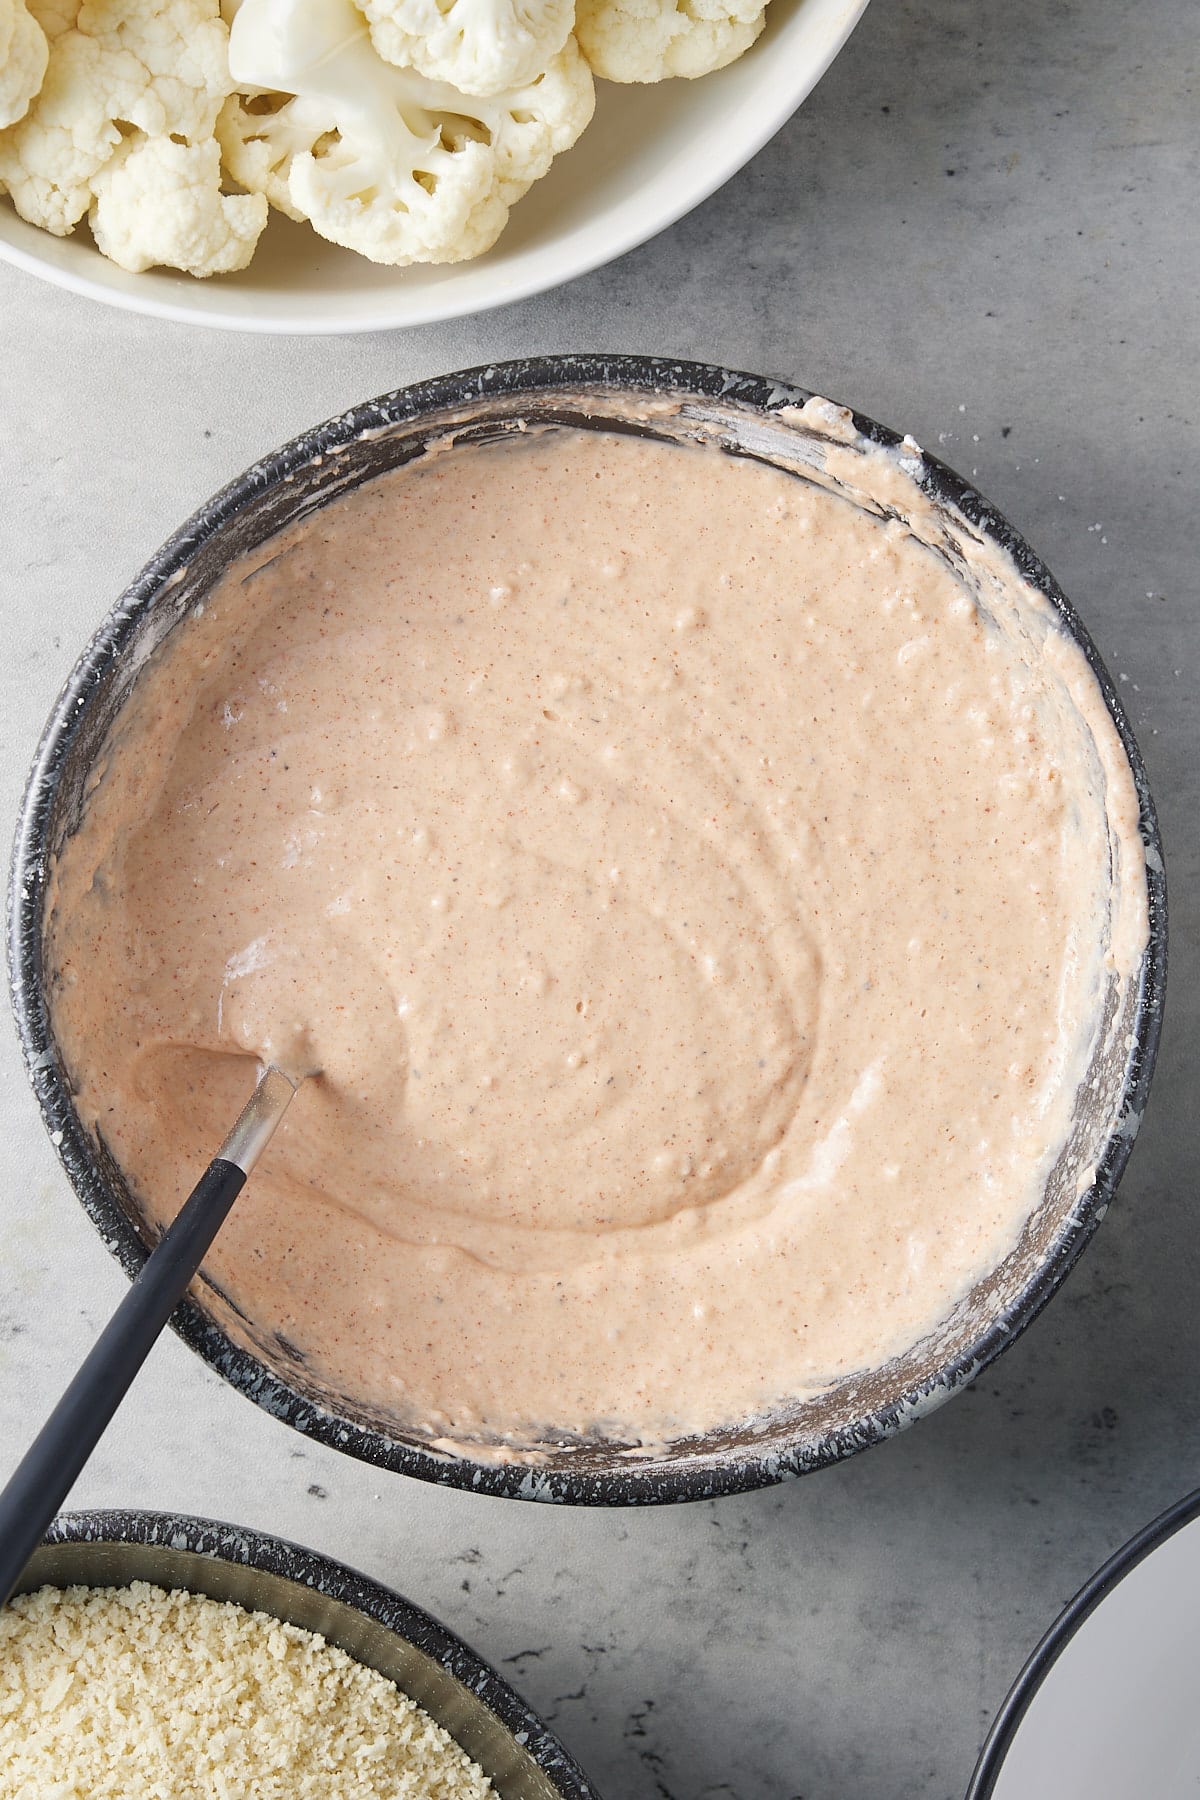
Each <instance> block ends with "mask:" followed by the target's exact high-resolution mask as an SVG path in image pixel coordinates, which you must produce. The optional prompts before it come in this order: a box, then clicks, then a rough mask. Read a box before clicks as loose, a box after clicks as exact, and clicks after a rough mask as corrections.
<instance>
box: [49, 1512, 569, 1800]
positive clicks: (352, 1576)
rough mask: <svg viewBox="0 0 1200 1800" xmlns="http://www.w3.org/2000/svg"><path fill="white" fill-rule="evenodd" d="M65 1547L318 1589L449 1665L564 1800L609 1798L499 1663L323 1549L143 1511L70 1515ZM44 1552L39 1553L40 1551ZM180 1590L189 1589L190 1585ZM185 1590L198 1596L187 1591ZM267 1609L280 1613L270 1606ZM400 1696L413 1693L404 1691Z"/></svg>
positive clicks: (57, 1530)
mask: <svg viewBox="0 0 1200 1800" xmlns="http://www.w3.org/2000/svg"><path fill="white" fill-rule="evenodd" d="M60 1544H94V1545H110V1544H111V1545H125V1544H127V1545H135V1546H142V1547H146V1548H162V1549H166V1550H174V1551H186V1552H190V1553H191V1554H193V1555H196V1556H200V1557H203V1558H205V1559H206V1560H208V1561H210V1562H223V1563H229V1564H233V1565H235V1566H237V1567H240V1568H252V1569H260V1570H262V1571H263V1572H264V1573H265V1574H269V1575H275V1576H278V1577H280V1578H281V1579H283V1580H286V1581H292V1582H295V1583H296V1584H297V1585H299V1586H301V1587H307V1588H312V1589H314V1590H315V1591H316V1592H317V1593H320V1594H323V1595H325V1596H326V1597H327V1598H329V1599H331V1600H336V1601H339V1602H340V1603H341V1604H342V1605H344V1606H348V1607H350V1608H352V1609H353V1610H354V1611H355V1612H358V1613H362V1614H363V1615H364V1616H365V1617H367V1618H369V1619H372V1620H374V1621H375V1623H376V1624H378V1625H381V1626H383V1628H384V1629H385V1630H387V1631H390V1632H393V1633H394V1634H395V1635H396V1636H397V1637H400V1638H402V1639H404V1641H405V1642H406V1643H409V1644H412V1645H414V1646H415V1647H416V1648H417V1649H418V1650H420V1651H423V1652H424V1654H425V1655H426V1656H428V1657H429V1658H430V1659H431V1660H432V1661H433V1662H436V1663H437V1664H439V1666H440V1667H441V1668H443V1669H444V1670H445V1671H446V1673H447V1674H448V1675H450V1676H452V1677H453V1679H454V1680H455V1681H457V1682H458V1683H459V1684H460V1685H461V1686H462V1687H464V1688H466V1689H467V1690H469V1692H470V1693H471V1694H472V1695H473V1696H474V1697H475V1698H476V1699H478V1700H480V1701H482V1703H483V1705H484V1706H486V1707H487V1709H488V1711H489V1712H491V1713H492V1714H493V1715H494V1716H495V1717H496V1718H497V1719H498V1720H499V1721H500V1723H501V1725H502V1726H503V1727H504V1729H505V1731H506V1732H507V1733H508V1734H509V1736H510V1737H512V1738H514V1739H515V1740H516V1742H517V1743H519V1744H520V1745H521V1747H522V1749H524V1750H526V1751H527V1752H528V1754H529V1755H530V1756H531V1757H532V1759H533V1761H534V1762H535V1763H536V1764H537V1766H538V1768H539V1769H541V1771H542V1772H543V1774H544V1775H546V1776H547V1778H548V1779H549V1780H550V1781H551V1783H552V1784H553V1786H554V1788H555V1791H556V1793H558V1794H559V1795H560V1796H561V1797H562V1800H600V1796H599V1795H598V1793H597V1791H596V1789H595V1787H594V1785H593V1784H592V1782H591V1781H590V1780H589V1779H588V1777H587V1776H586V1775H585V1774H584V1772H583V1770H582V1769H581V1768H580V1766H579V1764H578V1763H577V1762H576V1761H575V1758H574V1757H573V1756H572V1755H571V1753H570V1752H569V1751H568V1750H567V1749H566V1748H565V1746H564V1745H563V1744H562V1743H560V1741H559V1739H558V1738H557V1737H556V1736H555V1735H554V1733H553V1732H552V1731H551V1729H550V1727H549V1726H548V1725H547V1724H546V1723H545V1721H544V1720H543V1719H541V1718H540V1717H539V1716H538V1714H537V1713H535V1712H534V1710H533V1708H532V1707H531V1706H529V1705H528V1703H527V1702H526V1701H525V1700H523V1699H522V1698H521V1695H520V1694H519V1693H518V1692H517V1691H516V1689H515V1688H514V1687H511V1686H510V1685H509V1683H508V1682H507V1681H505V1679H504V1677H503V1676H502V1675H501V1674H499V1673H498V1671H497V1670H496V1669H494V1668H493V1667H492V1665H491V1664H490V1663H488V1662H485V1661H484V1659H483V1657H481V1656H480V1655H479V1654H478V1652H477V1651H475V1650H473V1649H472V1648H471V1646H470V1645H469V1644H467V1643H464V1641H463V1639H462V1638H460V1637H458V1636H457V1635H456V1634H455V1633H454V1632H453V1631H451V1630H450V1629H449V1628H448V1627H447V1626H445V1625H443V1624H442V1622H441V1620H440V1619H437V1618H435V1617H434V1615H433V1614H432V1613H429V1612H426V1611H425V1609H424V1608H423V1607H420V1606H417V1605H416V1604H415V1602H414V1601H412V1600H409V1599H407V1598H406V1597H405V1596H404V1595H403V1594H399V1593H397V1592H396V1590H395V1589H394V1588H389V1587H386V1586H385V1585H384V1584H383V1583H382V1582H380V1581H376V1580H374V1579H373V1577H371V1576H370V1575H364V1574H363V1573H362V1572H361V1571H360V1570H358V1569H354V1568H351V1567H350V1566H349V1564H347V1563H343V1562H339V1561H337V1560H336V1558H334V1557H331V1556H325V1555H323V1554H322V1552H320V1551H318V1550H310V1549H308V1548H307V1547H306V1546H305V1545H303V1544H297V1543H295V1542H294V1541H293V1540H292V1539H290V1538H281V1537H276V1536H275V1535H274V1534H273V1533H271V1532H266V1531H256V1530H254V1529H252V1528H251V1527H249V1526H245V1525H231V1524H227V1523H226V1522H225V1521H224V1520H221V1519H204V1518H199V1517H196V1516H195V1515H193V1514H191V1513H174V1512H153V1511H146V1510H141V1509H136V1510H135V1509H124V1508H98V1509H88V1510H84V1511H72V1512H67V1513H60V1514H59V1516H58V1517H57V1518H56V1519H55V1520H54V1521H53V1523H52V1524H51V1525H50V1527H49V1529H48V1530H47V1532H46V1535H45V1537H44V1538H43V1540H42V1545H41V1546H40V1547H41V1548H53V1547H54V1546H57V1545H60ZM34 1555H35V1556H36V1555H37V1552H36V1551H35V1552H34ZM135 1579H138V1578H135ZM50 1585H54V1584H53V1583H51V1584H50ZM85 1585H87V1584H85ZM156 1585H168V1584H162V1583H156ZM170 1585H174V1586H180V1587H185V1584H182V1583H176V1584H170ZM23 1591H25V1590H23ZM185 1591H188V1592H192V1591H195V1590H192V1589H186V1588H185ZM262 1610H264V1611H270V1608H269V1607H264V1608H262ZM273 1616H275V1617H278V1616H279V1615H278V1614H274V1615H273ZM396 1685H397V1686H399V1684H396ZM400 1691H401V1692H403V1691H404V1690H403V1688H401V1689H400ZM418 1704H419V1702H418Z"/></svg>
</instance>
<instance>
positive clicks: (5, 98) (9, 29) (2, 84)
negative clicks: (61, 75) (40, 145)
mask: <svg viewBox="0 0 1200 1800" xmlns="http://www.w3.org/2000/svg"><path fill="white" fill-rule="evenodd" d="M49 56H50V46H49V45H48V44H47V42H46V34H45V32H44V31H43V30H42V28H41V26H40V25H39V24H38V22H37V20H36V19H35V18H34V16H33V14H32V13H31V12H30V11H29V9H28V7H27V6H26V5H25V0H0V127H3V126H5V125H15V124H16V122H17V120H18V119H23V118H24V117H25V114H26V113H27V112H28V110H29V102H30V101H31V100H32V99H33V97H34V95H35V94H36V93H37V91H38V89H39V88H40V87H41V85H42V80H43V77H44V76H45V73H46V63H47V61H48V60H49Z"/></svg>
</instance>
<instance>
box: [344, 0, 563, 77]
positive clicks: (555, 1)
mask: <svg viewBox="0 0 1200 1800" xmlns="http://www.w3.org/2000/svg"><path fill="white" fill-rule="evenodd" d="M358 4H359V5H360V6H361V7H362V10H363V11H364V12H365V13H366V15H367V18H368V19H369V20H370V23H371V38H372V41H373V42H374V45H375V48H376V49H377V50H378V52H379V54H380V56H383V57H386V58H387V60H388V62H393V63H399V64H401V65H406V66H410V67H412V68H414V69H416V70H417V71H418V73H420V74H422V75H428V76H429V78H430V80H431V81H448V82H450V83H451V84H452V85H453V86H454V87H457V88H461V89H462V90H463V92H464V93H466V94H500V93H503V91H504V90H505V88H515V87H524V86H525V84H526V83H527V82H529V81H532V80H533V79H534V77H535V76H536V75H537V74H538V73H539V71H540V70H542V69H544V68H545V67H546V65H547V64H548V63H550V62H552V61H553V59H554V58H555V57H556V56H557V55H558V53H559V51H560V50H561V49H562V47H563V45H564V44H565V43H566V41H567V39H568V37H570V35H571V25H572V22H573V20H574V17H575V0H448V3H439V0H358Z"/></svg>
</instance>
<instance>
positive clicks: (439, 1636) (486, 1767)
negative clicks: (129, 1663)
mask: <svg viewBox="0 0 1200 1800" xmlns="http://www.w3.org/2000/svg"><path fill="white" fill-rule="evenodd" d="M133 1581H148V1582H151V1583H153V1584H154V1586H156V1587H163V1588H184V1589H186V1590H187V1591H188V1592H189V1593H192V1594H207V1595H208V1596H209V1598H210V1599H213V1600H232V1601H235V1602H236V1604H237V1605H238V1606H244V1607H246V1608H247V1609H248V1610H250V1611H252V1612H265V1613H269V1614H271V1616H272V1617H273V1618H276V1619H283V1620H284V1621H285V1622H286V1623H288V1624H290V1625H299V1626H302V1627H303V1629H304V1630H305V1631H315V1632H318V1633H319V1634H320V1636H321V1637H323V1638H325V1639H327V1641H328V1642H329V1643H331V1644H335V1645H336V1646H337V1647H338V1649H339V1650H344V1651H345V1652H346V1654H347V1656H352V1657H353V1658H354V1660H355V1661H356V1662H360V1663H364V1664H365V1665H366V1667H367V1668H369V1669H377V1670H378V1671H379V1673H380V1674H381V1675H385V1676H386V1677H387V1678H388V1680H389V1681H394V1682H395V1684H396V1686H397V1687H398V1688H400V1689H401V1690H402V1691H403V1692H404V1693H406V1694H408V1695H409V1696H410V1698H412V1699H413V1700H415V1701H416V1702H417V1704H418V1705H419V1706H422V1707H424V1709H425V1711H426V1712H427V1713H428V1714H429V1715H430V1717H431V1718H432V1719H434V1720H435V1721H436V1723H437V1724H439V1725H441V1726H442V1727H443V1728H444V1729H445V1730H446V1731H448V1732H449V1733H450V1736H451V1737H452V1738H453V1739H454V1740H455V1742H456V1743H458V1744H461V1746H462V1748H463V1749H464V1750H465V1751H466V1752H467V1755H468V1756H470V1757H473V1758H474V1760H475V1761H476V1762H477V1763H478V1764H479V1766H480V1767H481V1768H482V1770H483V1772H484V1774H485V1775H487V1776H488V1777H489V1778H490V1780H491V1782H492V1785H493V1787H494V1788H495V1790H496V1792H497V1794H498V1795H499V1796H500V1800H600V1797H599V1795H598V1794H597V1793H596V1790H595V1788H594V1787H593V1786H592V1785H591V1783H590V1782H589V1781H588V1779H587V1776H586V1775H585V1774H584V1773H583V1770H582V1769H581V1768H580V1767H579V1765H578V1764H577V1763H576V1762H575V1761H574V1759H573V1758H572V1757H570V1756H568V1754H567V1752H566V1751H565V1750H564V1749H563V1747H562V1745H561V1744H560V1743H559V1741H558V1739H557V1738H556V1737H555V1736H554V1735H553V1733H552V1732H550V1731H549V1730H547V1728H546V1726H545V1725H543V1724H542V1721H541V1720H540V1719H539V1718H538V1716H537V1714H536V1713H533V1712H531V1711H530V1710H529V1708H528V1707H527V1706H526V1705H525V1702H524V1701H523V1700H522V1699H521V1697H520V1695H519V1694H517V1693H514V1691H513V1689H512V1688H510V1687H509V1685H508V1683H507V1682H505V1681H502V1680H501V1679H500V1677H499V1675H497V1673H496V1671H495V1670H494V1669H492V1668H489V1666H488V1664H487V1663H485V1662H483V1661H481V1659H480V1658H479V1657H478V1656H476V1655H475V1652H474V1651H473V1650H469V1649H468V1648H467V1646H466V1645H465V1644H464V1643H462V1642H461V1641H460V1640H459V1639H458V1638H456V1637H454V1636H453V1634H452V1633H451V1632H449V1631H447V1630H446V1628H445V1626H444V1625H439V1624H438V1621H437V1620H436V1619H434V1618H431V1617H430V1615H429V1614H428V1613H426V1612H422V1611H421V1609H420V1607H418V1606H413V1605H412V1604H411V1602H410V1601H408V1600H405V1599H402V1598H401V1596H400V1595H399V1594H393V1593H392V1592H391V1591H390V1590H389V1589H388V1588H385V1587H381V1586H380V1585H379V1583H378V1582H375V1581H370V1580H368V1578H367V1577H366V1576H365V1575H359V1574H357V1573H356V1572H355V1571H354V1570H353V1569H347V1568H346V1567H344V1565H343V1564H341V1563H336V1562H332V1561H330V1559H329V1558H328V1557H327V1556H318V1555H317V1554H316V1552H315V1551H313V1550H304V1549H301V1547H300V1546H299V1545H298V1544H289V1543H287V1542H285V1541H284V1540H283V1539H282V1538H274V1537H267V1536H266V1535H265V1534H264V1533H262V1532H258V1531H247V1530H245V1529H243V1527H242V1526H240V1525H222V1524H218V1523H216V1522H215V1521H213V1520H211V1519H190V1518H184V1517H181V1516H179V1515H178V1514H174V1513H153V1512H81V1513H65V1514H64V1515H63V1516H62V1517H61V1518H59V1519H56V1520H55V1522H54V1524H53V1525H52V1526H51V1527H50V1530H49V1532H48V1534H47V1536H46V1540H45V1542H44V1543H43V1544H42V1545H41V1547H40V1548H39V1549H38V1550H36V1551H35V1552H34V1554H33V1557H32V1558H31V1560H30V1562H29V1563H28V1565H27V1567H26V1569H25V1573H24V1575H23V1576H22V1578H21V1582H20V1585H19V1587H18V1590H17V1591H18V1592H19V1593H29V1592H31V1591H32V1590H33V1589H34V1588H40V1587H47V1586H49V1587H73V1586H76V1585H79V1586H81V1587H126V1586H128V1584H129V1583H130V1582H133Z"/></svg>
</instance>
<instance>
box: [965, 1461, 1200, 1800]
mask: <svg viewBox="0 0 1200 1800" xmlns="http://www.w3.org/2000/svg"><path fill="white" fill-rule="evenodd" d="M1197 1519H1200V1488H1194V1489H1193V1490H1192V1492H1191V1493H1190V1494H1185V1495H1184V1496H1183V1498H1182V1499H1181V1500H1176V1501H1175V1503H1174V1504H1173V1505H1171V1506H1168V1507H1167V1509H1166V1511H1165V1512H1161V1513H1159V1515H1158V1517H1157V1518H1156V1519H1152V1520H1151V1521H1150V1523H1149V1524H1148V1525H1144V1526H1143V1527H1142V1529H1141V1530H1140V1531H1137V1532H1135V1533H1134V1535H1133V1536H1132V1537H1131V1538H1130V1539H1129V1540H1128V1542H1127V1543H1124V1544H1122V1545H1121V1548H1120V1549H1119V1550H1115V1551H1114V1552H1113V1554H1112V1555H1111V1556H1110V1557H1109V1558H1108V1560H1107V1562H1104V1563H1102V1564H1101V1565H1100V1567H1099V1568H1098V1569H1097V1570H1096V1573H1095V1574H1094V1575H1090V1576H1089V1577H1088V1579H1087V1580H1086V1581H1085V1582H1084V1584H1083V1586H1082V1587H1081V1588H1080V1590H1079V1592H1078V1593H1077V1594H1076V1595H1075V1596H1074V1598H1073V1599H1071V1600H1069V1601H1068V1602H1067V1604H1066V1606H1065V1607H1064V1608H1063V1610H1062V1612H1061V1613H1060V1614H1059V1615H1058V1618H1057V1619H1056V1620H1055V1621H1054V1623H1053V1625H1051V1627H1050V1629H1049V1630H1048V1631H1047V1632H1045V1634H1044V1635H1043V1636H1042V1637H1041V1638H1040V1639H1039V1641H1038V1643H1037V1644H1036V1645H1035V1647H1034V1649H1033V1650H1032V1651H1031V1652H1030V1654H1029V1657H1028V1660H1027V1661H1026V1663H1025V1665H1024V1667H1023V1668H1022V1670H1021V1672H1020V1674H1019V1675H1018V1676H1017V1679H1016V1680H1015V1681H1014V1682H1013V1685H1012V1687H1011V1688H1010V1689H1009V1691H1008V1693H1007V1695H1006V1696H1005V1698H1004V1702H1003V1704H1002V1705H1001V1707H1000V1710H999V1712H998V1713H997V1714H996V1717H995V1719H994V1720H993V1722H992V1727H991V1730H990V1731H989V1732H988V1735H987V1737H986V1739H985V1740H984V1745H983V1749H982V1750H981V1751H980V1753H979V1761H978V1762H977V1763H976V1765H975V1772H974V1774H973V1775H972V1777H971V1785H970V1787H969V1788H968V1789H967V1792H966V1800H991V1795H992V1794H993V1793H994V1792H995V1788H996V1783H997V1782H998V1781H999V1779H1000V1777H1001V1775H1002V1774H1003V1773H1004V1764H1005V1762H1006V1761H1007V1760H1008V1753H1009V1751H1010V1750H1011V1749H1012V1745H1013V1739H1014V1738H1015V1737H1016V1735H1017V1732H1018V1730H1019V1728H1020V1726H1021V1723H1022V1721H1023V1720H1024V1718H1025V1714H1026V1713H1027V1712H1028V1711H1029V1708H1030V1707H1031V1706H1032V1704H1033V1702H1034V1700H1035V1699H1036V1698H1037V1695H1038V1692H1039V1690H1040V1688H1041V1686H1042V1683H1043V1682H1044V1681H1045V1679H1046V1677H1047V1676H1048V1675H1049V1673H1050V1671H1051V1669H1052V1668H1053V1667H1054V1665H1055V1663H1056V1662H1057V1661H1058V1659H1059V1657H1060V1656H1061V1655H1062V1653H1063V1651H1064V1650H1065V1649H1066V1648H1067V1646H1068V1644H1070V1642H1071V1640H1072V1639H1073V1638H1074V1636H1075V1634H1076V1633H1077V1632H1078V1631H1079V1630H1080V1629H1081V1628H1082V1627H1083V1626H1084V1625H1085V1624H1086V1623H1087V1621H1088V1619H1089V1618H1090V1617H1091V1615H1092V1614H1093V1613H1094V1612H1095V1610H1096V1608H1097V1607H1098V1606H1099V1604H1100V1602H1101V1601H1102V1600H1105V1599H1107V1598H1108V1596H1109V1594H1111V1593H1112V1591H1113V1589H1114V1588H1115V1587H1117V1586H1119V1585H1120V1583H1121V1582H1122V1581H1124V1579H1125V1577H1126V1576H1127V1575H1129V1574H1131V1573H1132V1572H1133V1570H1134V1569H1136V1567H1137V1566H1138V1564H1139V1563H1141V1562H1144V1561H1145V1560H1146V1558H1147V1557H1148V1556H1149V1555H1151V1553H1152V1552H1153V1551H1155V1550H1159V1549H1161V1548H1162V1546H1163V1545H1164V1544H1165V1543H1167V1541H1168V1540H1169V1539H1170V1538H1173V1537H1174V1536H1175V1534H1176V1533H1177V1532H1179V1531H1182V1530H1183V1529H1184V1527H1185V1526H1187V1525H1191V1524H1193V1523H1194V1521H1195V1520H1197Z"/></svg>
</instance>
